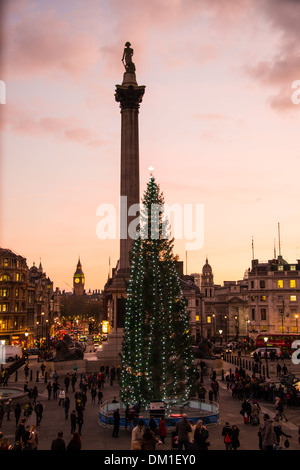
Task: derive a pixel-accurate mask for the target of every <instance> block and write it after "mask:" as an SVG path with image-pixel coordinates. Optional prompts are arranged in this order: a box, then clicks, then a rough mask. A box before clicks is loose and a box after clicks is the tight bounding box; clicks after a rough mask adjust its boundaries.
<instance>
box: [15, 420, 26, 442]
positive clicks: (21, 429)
mask: <svg viewBox="0 0 300 470" xmlns="http://www.w3.org/2000/svg"><path fill="white" fill-rule="evenodd" d="M25 424H26V419H25V418H22V419H21V421H20V424H19V425H18V427H17V429H16V432H15V441H16V442H21V438H22V436H23V434H24V433H25V431H26V428H25Z"/></svg>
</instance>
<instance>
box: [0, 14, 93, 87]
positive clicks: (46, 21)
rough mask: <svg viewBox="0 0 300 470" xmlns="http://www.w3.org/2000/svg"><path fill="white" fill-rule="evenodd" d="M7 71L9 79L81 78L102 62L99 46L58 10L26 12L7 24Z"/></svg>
mask: <svg viewBox="0 0 300 470" xmlns="http://www.w3.org/2000/svg"><path fill="white" fill-rule="evenodd" d="M3 36H4V38H5V43H4V54H3V56H4V68H5V72H6V73H7V74H8V76H9V77H10V78H11V77H15V78H19V77H20V76H21V77H22V78H23V77H24V76H25V77H27V76H29V77H31V76H38V75H41V74H43V75H47V76H53V75H55V76H56V75H57V73H58V72H59V73H61V72H65V73H67V74H69V75H72V76H75V77H77V76H78V75H80V74H81V73H82V72H84V71H85V70H86V69H87V68H89V67H90V66H92V65H94V64H96V63H97V61H98V59H99V50H98V44H97V41H96V40H95V38H93V37H92V36H91V35H90V34H87V33H83V32H79V31H77V30H76V29H75V28H74V27H73V26H72V25H71V24H70V23H69V22H68V21H66V20H64V19H60V18H59V17H58V16H57V14H56V13H55V12H54V11H34V12H29V13H25V14H24V15H22V16H21V17H19V18H18V20H17V21H14V22H12V21H9V20H7V21H6V22H4V34H3Z"/></svg>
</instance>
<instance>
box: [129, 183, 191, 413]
mask: <svg viewBox="0 0 300 470" xmlns="http://www.w3.org/2000/svg"><path fill="white" fill-rule="evenodd" d="M163 206H164V198H163V195H162V194H161V193H160V189H159V186H158V184H157V183H156V181H155V179H154V177H153V176H151V178H150V181H149V182H148V185H147V190H146V192H145V194H144V197H143V201H142V207H141V214H140V224H139V226H138V228H137V231H136V238H135V240H134V243H133V249H132V253H131V273H130V279H129V283H128V287H127V299H126V314H125V328H124V340H123V351H122V376H121V397H122V400H123V402H126V403H135V402H137V401H140V402H141V403H142V404H144V405H146V404H147V403H149V401H157V400H158V401H164V400H166V399H174V400H176V401H178V402H183V401H186V400H188V398H189V395H190V391H191V387H192V377H193V354H192V350H191V338H190V332H189V318H188V314H187V312H186V302H185V299H184V297H183V295H182V292H181V285H180V279H179V275H178V272H177V269H176V263H177V257H176V256H175V255H174V254H173V242H174V240H173V239H170V238H169V237H167V236H166V232H167V230H166V227H167V222H166V221H165V220H164V216H163V214H164V211H163Z"/></svg>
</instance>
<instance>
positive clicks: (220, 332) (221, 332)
mask: <svg viewBox="0 0 300 470" xmlns="http://www.w3.org/2000/svg"><path fill="white" fill-rule="evenodd" d="M219 334H220V336H221V344H222V339H223V336H222V334H223V330H219Z"/></svg>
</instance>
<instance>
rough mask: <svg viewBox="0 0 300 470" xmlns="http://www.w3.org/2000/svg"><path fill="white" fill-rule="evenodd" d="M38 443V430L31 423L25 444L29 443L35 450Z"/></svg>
mask: <svg viewBox="0 0 300 470" xmlns="http://www.w3.org/2000/svg"><path fill="white" fill-rule="evenodd" d="M38 443H39V436H38V432H37V430H36V428H35V426H34V425H32V426H31V427H30V430H29V438H28V441H27V444H28V445H30V449H31V450H37V448H38Z"/></svg>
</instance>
